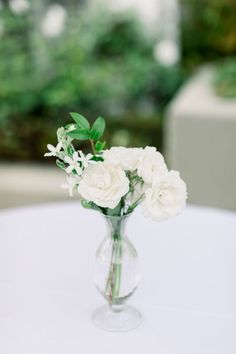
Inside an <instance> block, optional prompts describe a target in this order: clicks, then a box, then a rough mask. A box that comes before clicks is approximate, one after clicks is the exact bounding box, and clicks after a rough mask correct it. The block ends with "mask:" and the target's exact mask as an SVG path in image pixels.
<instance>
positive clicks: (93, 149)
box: [89, 139, 96, 155]
mask: <svg viewBox="0 0 236 354" xmlns="http://www.w3.org/2000/svg"><path fill="white" fill-rule="evenodd" d="M89 141H90V144H91V147H92V151H93V154H94V155H96V149H95V146H94V141H93V140H92V139H89Z"/></svg>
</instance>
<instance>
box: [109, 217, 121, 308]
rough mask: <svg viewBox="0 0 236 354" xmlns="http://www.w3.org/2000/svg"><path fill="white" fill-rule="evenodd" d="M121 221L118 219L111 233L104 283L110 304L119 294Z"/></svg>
mask: <svg viewBox="0 0 236 354" xmlns="http://www.w3.org/2000/svg"><path fill="white" fill-rule="evenodd" d="M120 232H121V221H118V222H117V224H116V225H115V227H114V230H113V234H112V243H113V244H112V255H111V262H110V267H109V273H108V278H107V284H106V293H107V294H108V299H109V302H110V305H113V304H117V302H118V301H119V296H120V286H121V273H122V236H121V234H120Z"/></svg>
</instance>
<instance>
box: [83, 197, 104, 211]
mask: <svg viewBox="0 0 236 354" xmlns="http://www.w3.org/2000/svg"><path fill="white" fill-rule="evenodd" d="M81 205H82V207H84V208H86V209H93V210H97V211H100V212H102V208H99V206H97V205H96V204H95V203H93V202H88V201H87V200H85V199H82V200H81Z"/></svg>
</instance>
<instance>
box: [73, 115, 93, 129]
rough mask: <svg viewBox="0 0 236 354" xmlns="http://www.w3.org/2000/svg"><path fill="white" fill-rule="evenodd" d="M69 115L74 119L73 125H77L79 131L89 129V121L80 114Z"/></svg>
mask: <svg viewBox="0 0 236 354" xmlns="http://www.w3.org/2000/svg"><path fill="white" fill-rule="evenodd" d="M70 115H71V117H72V118H73V119H74V121H75V123H76V124H77V125H78V128H79V129H90V124H89V121H88V120H87V119H86V118H85V117H83V116H82V115H81V114H79V113H76V112H72V113H70Z"/></svg>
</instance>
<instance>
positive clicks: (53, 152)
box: [44, 143, 62, 156]
mask: <svg viewBox="0 0 236 354" xmlns="http://www.w3.org/2000/svg"><path fill="white" fill-rule="evenodd" d="M47 148H48V150H49V151H50V152H46V154H44V156H57V155H58V154H59V153H60V151H61V148H62V143H58V144H57V146H56V147H55V146H53V145H51V144H48V145H47Z"/></svg>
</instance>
